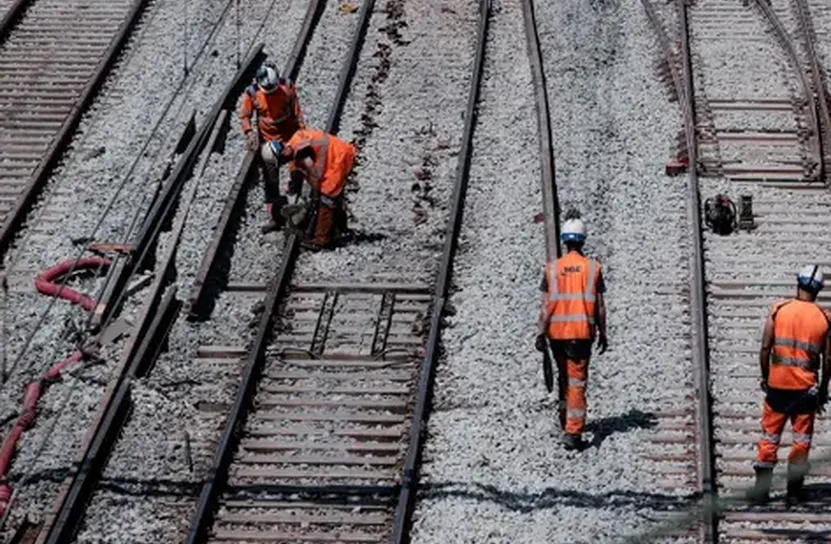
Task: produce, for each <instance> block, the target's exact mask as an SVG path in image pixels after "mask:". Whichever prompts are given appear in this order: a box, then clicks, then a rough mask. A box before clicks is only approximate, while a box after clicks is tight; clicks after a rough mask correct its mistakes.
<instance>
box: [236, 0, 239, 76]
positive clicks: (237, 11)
mask: <svg viewBox="0 0 831 544" xmlns="http://www.w3.org/2000/svg"><path fill="white" fill-rule="evenodd" d="M235 7H236V16H237V17H236V18H237V43H236V49H237V70H239V63H240V60H239V55H240V52H239V46H240V22H239V0H236V2H235Z"/></svg>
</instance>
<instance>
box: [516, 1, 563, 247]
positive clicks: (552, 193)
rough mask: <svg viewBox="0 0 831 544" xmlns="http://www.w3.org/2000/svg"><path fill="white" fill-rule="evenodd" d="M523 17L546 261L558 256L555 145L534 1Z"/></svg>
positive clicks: (526, 6) (526, 5) (525, 6)
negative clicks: (537, 143)
mask: <svg viewBox="0 0 831 544" xmlns="http://www.w3.org/2000/svg"><path fill="white" fill-rule="evenodd" d="M522 17H523V19H524V20H525V38H526V42H527V46H528V62H529V63H530V64H531V79H532V81H533V84H534V93H535V95H536V110H537V133H538V134H539V138H540V161H541V163H542V164H541V167H542V173H541V181H542V211H543V217H544V220H545V247H546V256H547V258H548V260H549V261H553V260H554V259H557V258H559V257H560V255H561V249H560V202H559V201H558V199H557V180H556V177H555V176H554V144H553V142H552V137H551V113H550V110H549V108H548V90H547V88H546V83H545V69H544V68H543V64H542V52H541V50H540V38H539V35H538V34H537V20H536V16H535V14H534V0H522Z"/></svg>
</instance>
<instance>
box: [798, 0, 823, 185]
mask: <svg viewBox="0 0 831 544" xmlns="http://www.w3.org/2000/svg"><path fill="white" fill-rule="evenodd" d="M794 1H795V2H796V11H797V15H798V17H799V23H800V26H801V27H802V32H803V34H804V37H805V51H806V53H807V55H808V63H809V64H810V67H811V79H812V80H813V82H814V92H815V93H816V103H817V104H818V105H819V126H818V127H817V138H819V149H820V156H819V160H820V162H819V168H820V174H819V175H820V179H821V180H822V181H823V183H826V184H828V180H827V179H826V175H827V165H826V164H825V161H826V158H827V155H826V147H829V145H831V142H829V141H828V140H829V138H831V114H829V112H828V93H827V92H826V89H825V79H824V78H823V73H822V67H821V65H820V62H819V56H818V55H817V51H816V47H814V40H813V36H814V33H813V24H812V23H811V10H810V8H809V7H808V2H807V1H806V0H794ZM822 129H825V134H824V136H823V130H822Z"/></svg>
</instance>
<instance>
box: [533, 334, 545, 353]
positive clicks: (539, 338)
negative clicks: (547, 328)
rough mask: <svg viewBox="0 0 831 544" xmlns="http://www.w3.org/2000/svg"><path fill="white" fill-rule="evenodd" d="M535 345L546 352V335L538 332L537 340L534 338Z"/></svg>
mask: <svg viewBox="0 0 831 544" xmlns="http://www.w3.org/2000/svg"><path fill="white" fill-rule="evenodd" d="M534 347H535V348H537V351H539V352H541V353H545V335H544V334H538V335H537V338H536V340H534Z"/></svg>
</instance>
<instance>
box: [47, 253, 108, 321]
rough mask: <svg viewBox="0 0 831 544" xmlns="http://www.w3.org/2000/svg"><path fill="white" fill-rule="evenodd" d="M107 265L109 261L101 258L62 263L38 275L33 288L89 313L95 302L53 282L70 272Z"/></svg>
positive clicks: (86, 258)
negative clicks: (58, 297) (79, 306)
mask: <svg viewBox="0 0 831 544" xmlns="http://www.w3.org/2000/svg"><path fill="white" fill-rule="evenodd" d="M109 265H110V260H109V259H104V258H102V257H85V258H83V259H78V261H77V262H76V261H74V260H73V261H64V262H62V263H60V264H57V265H55V266H53V267H51V268H47V269H46V270H44V271H43V272H41V273H40V274H38V276H37V278H35V288H36V289H37V290H38V291H40V292H41V293H43V294H44V295H49V296H50V297H55V296H60V297H61V298H64V299H66V300H68V301H69V302H71V303H73V304H80V305H81V307H82V308H83V309H84V310H86V311H88V312H89V311H92V309H93V308H94V307H95V301H94V300H93V299H92V298H90V297H88V296H86V295H82V294H81V293H79V292H78V291H76V290H74V289H70V288H69V287H66V286H65V285H64V286H61V285H58V284H57V283H54V280H55V279H56V278H60V277H61V276H63V275H64V274H66V273H67V272H69V271H70V270H85V269H87V268H98V267H105V266H109Z"/></svg>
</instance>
